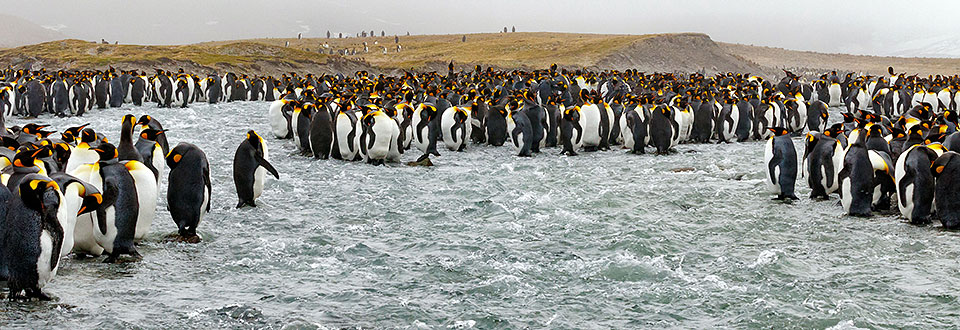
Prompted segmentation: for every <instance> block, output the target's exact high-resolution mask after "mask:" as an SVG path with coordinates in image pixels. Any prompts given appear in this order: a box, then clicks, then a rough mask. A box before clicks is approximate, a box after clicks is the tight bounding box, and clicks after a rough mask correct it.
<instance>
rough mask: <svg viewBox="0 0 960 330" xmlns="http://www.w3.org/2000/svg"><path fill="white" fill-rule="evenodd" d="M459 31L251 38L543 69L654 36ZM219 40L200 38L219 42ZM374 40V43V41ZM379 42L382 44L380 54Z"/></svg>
mask: <svg viewBox="0 0 960 330" xmlns="http://www.w3.org/2000/svg"><path fill="white" fill-rule="evenodd" d="M466 36H467V41H466V42H462V38H463V35H418V36H400V45H401V46H402V47H403V50H402V51H401V52H400V53H397V52H396V44H395V43H394V37H393V36H386V37H367V38H344V39H338V38H331V39H326V38H312V39H309V38H308V39H302V40H298V39H296V38H293V39H253V40H249V41H251V42H256V43H263V44H267V45H274V46H284V45H285V43H287V42H289V43H290V47H291V48H297V49H309V50H311V51H315V50H316V49H317V48H319V47H320V45H322V44H323V43H327V44H328V45H329V46H330V47H332V48H333V49H357V50H358V51H361V50H362V49H363V43H364V42H367V46H368V48H369V49H370V52H369V53H365V54H364V53H358V54H357V55H356V56H355V57H358V58H363V59H364V60H365V61H366V62H367V63H369V64H371V65H373V66H376V67H380V68H384V69H406V70H409V69H421V68H424V67H426V66H428V65H430V64H435V63H443V65H444V66H445V65H446V63H448V62H449V61H454V62H456V63H464V64H466V63H477V64H484V65H488V66H495V67H501V68H517V67H525V68H545V67H548V66H550V64H552V63H558V64H560V65H563V66H568V67H589V66H594V65H596V64H597V63H598V62H599V61H600V60H601V59H603V58H605V57H607V56H609V55H611V54H613V53H614V52H616V51H618V50H621V49H624V48H626V47H628V46H630V45H631V44H633V43H635V42H637V41H641V40H645V39H649V38H651V37H655V36H656V35H605V34H572V33H546V32H525V33H482V34H468V35H466ZM223 43H224V42H212V43H204V44H202V45H220V44H223ZM374 43H376V44H374ZM381 46H385V47H387V50H388V52H387V54H383V52H382V50H381V48H380V47H381Z"/></svg>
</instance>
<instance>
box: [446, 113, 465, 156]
mask: <svg viewBox="0 0 960 330" xmlns="http://www.w3.org/2000/svg"><path fill="white" fill-rule="evenodd" d="M456 114H457V110H456V108H454V107H450V108H447V110H445V111H443V115H441V116H440V130H441V132H443V144H444V145H446V146H447V149H450V150H451V151H457V150H459V149H460V146H461V145H462V144H463V139H461V138H460V134H461V133H462V130H466V127H462V128H461V129H460V130H457V134H456V135H454V134H452V133H451V131H452V129H453V127H454V126H455V125H457V124H458V123H457V119H456ZM467 124H469V121H468V122H467ZM464 126H466V125H464Z"/></svg>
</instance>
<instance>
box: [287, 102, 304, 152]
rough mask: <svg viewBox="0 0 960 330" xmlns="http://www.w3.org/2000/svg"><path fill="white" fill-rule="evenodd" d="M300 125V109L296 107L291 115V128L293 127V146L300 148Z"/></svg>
mask: <svg viewBox="0 0 960 330" xmlns="http://www.w3.org/2000/svg"><path fill="white" fill-rule="evenodd" d="M298 125H300V109H294V110H293V115H291V116H290V128H292V129H293V146H294V147H296V148H297V150H298V151H303V150H300V147H301V145H300V134H297V127H298Z"/></svg>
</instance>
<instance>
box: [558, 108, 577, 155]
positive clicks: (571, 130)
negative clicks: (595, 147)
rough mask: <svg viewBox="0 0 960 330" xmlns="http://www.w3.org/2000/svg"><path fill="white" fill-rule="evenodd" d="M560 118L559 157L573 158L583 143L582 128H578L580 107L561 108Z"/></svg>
mask: <svg viewBox="0 0 960 330" xmlns="http://www.w3.org/2000/svg"><path fill="white" fill-rule="evenodd" d="M560 110H562V115H561V117H560V132H559V133H560V145H561V146H562V150H560V154H561V155H568V156H575V155H576V154H577V149H579V148H580V145H581V144H582V143H583V140H582V139H583V127H581V126H580V107H577V106H573V107H570V108H564V107H562V106H561V108H560Z"/></svg>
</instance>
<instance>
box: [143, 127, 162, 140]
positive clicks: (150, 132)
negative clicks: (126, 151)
mask: <svg viewBox="0 0 960 330" xmlns="http://www.w3.org/2000/svg"><path fill="white" fill-rule="evenodd" d="M166 131H167V130H156V129H152V128H147V129H144V130H142V131H140V138H141V139H144V140H149V141H156V140H157V139H158V138H160V135H163V134H164V132H166Z"/></svg>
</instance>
